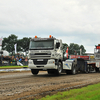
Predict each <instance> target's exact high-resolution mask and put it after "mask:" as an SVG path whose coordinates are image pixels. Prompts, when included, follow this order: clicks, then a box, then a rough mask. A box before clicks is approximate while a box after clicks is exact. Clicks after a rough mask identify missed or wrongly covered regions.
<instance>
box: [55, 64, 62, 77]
mask: <svg viewBox="0 0 100 100" xmlns="http://www.w3.org/2000/svg"><path fill="white" fill-rule="evenodd" d="M61 72H62V64H61V62H58V65H57V70H56V75H59V74H61Z"/></svg>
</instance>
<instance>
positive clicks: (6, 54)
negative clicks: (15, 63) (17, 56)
mask: <svg viewBox="0 0 100 100" xmlns="http://www.w3.org/2000/svg"><path fill="white" fill-rule="evenodd" d="M1 51H2V52H3V54H2V55H3V56H9V52H8V51H6V50H1ZM1 51H0V52H1ZM0 56H1V55H0Z"/></svg>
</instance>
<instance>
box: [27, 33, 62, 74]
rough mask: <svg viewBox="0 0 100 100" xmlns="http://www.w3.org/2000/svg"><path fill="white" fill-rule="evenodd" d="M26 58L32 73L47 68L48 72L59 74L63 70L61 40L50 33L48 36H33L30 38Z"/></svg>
mask: <svg viewBox="0 0 100 100" xmlns="http://www.w3.org/2000/svg"><path fill="white" fill-rule="evenodd" d="M28 59H29V63H28V67H29V68H30V69H31V72H32V74H38V72H39V71H40V70H47V71H48V73H49V74H53V73H55V74H57V75H59V74H60V73H61V72H62V70H63V49H62V40H60V39H56V38H54V37H52V36H51V35H50V36H49V38H38V37H37V36H35V38H33V39H31V40H30V45H29V56H28Z"/></svg>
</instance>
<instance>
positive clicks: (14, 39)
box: [2, 34, 86, 55]
mask: <svg viewBox="0 0 100 100" xmlns="http://www.w3.org/2000/svg"><path fill="white" fill-rule="evenodd" d="M30 39H31V38H30V37H29V38H28V37H24V38H22V39H18V36H16V35H14V34H11V35H10V36H8V37H4V38H3V41H2V49H3V50H7V51H8V52H12V53H13V52H14V50H15V49H14V45H15V44H17V52H19V51H23V52H26V51H28V49H29V42H30ZM67 47H68V49H69V50H68V54H69V55H74V54H80V49H81V54H85V52H86V50H85V48H84V46H83V45H78V44H75V43H70V44H69V45H68V44H66V43H63V52H64V54H65V52H66V49H67Z"/></svg>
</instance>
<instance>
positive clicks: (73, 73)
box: [71, 65, 76, 75]
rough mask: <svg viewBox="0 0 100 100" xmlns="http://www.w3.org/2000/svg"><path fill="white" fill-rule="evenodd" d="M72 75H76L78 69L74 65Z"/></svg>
mask: <svg viewBox="0 0 100 100" xmlns="http://www.w3.org/2000/svg"><path fill="white" fill-rule="evenodd" d="M71 74H72V75H75V74H76V67H75V66H74V65H73V66H72V70H71Z"/></svg>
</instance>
